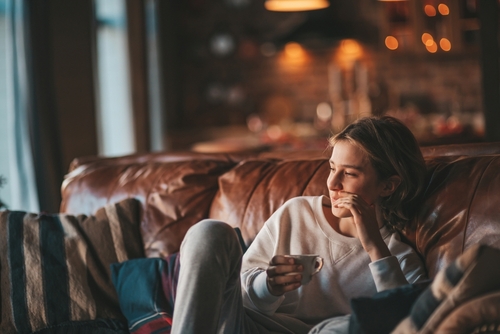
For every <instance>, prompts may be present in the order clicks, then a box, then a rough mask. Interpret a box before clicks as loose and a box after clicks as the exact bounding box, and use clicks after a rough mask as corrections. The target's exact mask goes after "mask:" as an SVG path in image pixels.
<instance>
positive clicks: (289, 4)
mask: <svg viewBox="0 0 500 334" xmlns="http://www.w3.org/2000/svg"><path fill="white" fill-rule="evenodd" d="M264 6H265V7H266V9H267V10H271V11H275V12H298V11H303V10H317V9H323V8H327V7H328V6H330V3H329V2H328V0H267V1H266V2H265V4H264Z"/></svg>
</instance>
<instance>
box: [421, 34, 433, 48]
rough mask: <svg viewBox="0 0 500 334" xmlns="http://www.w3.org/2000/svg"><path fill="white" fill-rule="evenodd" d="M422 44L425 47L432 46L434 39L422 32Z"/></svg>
mask: <svg viewBox="0 0 500 334" xmlns="http://www.w3.org/2000/svg"><path fill="white" fill-rule="evenodd" d="M422 43H424V45H426V46H430V45H432V43H434V38H433V37H432V35H431V34H429V33H427V32H424V33H423V34H422Z"/></svg>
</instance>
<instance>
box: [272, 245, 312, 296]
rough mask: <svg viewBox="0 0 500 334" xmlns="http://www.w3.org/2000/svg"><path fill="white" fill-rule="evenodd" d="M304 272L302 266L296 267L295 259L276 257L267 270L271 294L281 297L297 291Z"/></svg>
mask: <svg viewBox="0 0 500 334" xmlns="http://www.w3.org/2000/svg"><path fill="white" fill-rule="evenodd" d="M302 270H303V267H302V265H296V264H295V260H294V259H293V258H290V257H286V256H284V255H276V256H274V257H273V258H272V259H271V261H270V262H269V267H268V268H267V270H266V273H267V286H268V288H269V291H270V292H271V294H273V295H276V296H280V295H282V294H284V293H285V292H288V291H292V290H295V289H297V288H298V287H299V286H300V281H301V279H302V274H301V272H302Z"/></svg>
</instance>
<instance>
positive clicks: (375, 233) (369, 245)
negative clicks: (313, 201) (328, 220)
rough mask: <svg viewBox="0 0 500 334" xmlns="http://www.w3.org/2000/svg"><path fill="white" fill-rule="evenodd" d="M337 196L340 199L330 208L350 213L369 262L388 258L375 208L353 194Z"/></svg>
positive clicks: (347, 193)
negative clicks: (345, 210) (369, 259)
mask: <svg viewBox="0 0 500 334" xmlns="http://www.w3.org/2000/svg"><path fill="white" fill-rule="evenodd" d="M339 195H340V196H341V197H339V198H338V199H336V200H335V201H334V202H333V203H332V206H333V207H334V208H344V209H348V210H349V211H351V214H352V219H353V223H354V225H355V227H356V232H357V237H358V239H359V240H360V242H361V244H362V245H363V248H364V249H365V251H366V252H367V253H368V254H369V255H370V258H371V260H372V261H375V260H378V259H381V258H383V257H386V256H390V255H391V254H390V252H389V249H388V248H387V245H386V244H385V242H384V240H383V238H382V236H381V234H380V227H381V225H382V224H379V222H378V220H377V213H376V206H375V205H374V204H368V203H367V202H366V201H365V200H364V199H363V198H361V196H359V195H357V194H354V193H350V192H347V191H340V192H339Z"/></svg>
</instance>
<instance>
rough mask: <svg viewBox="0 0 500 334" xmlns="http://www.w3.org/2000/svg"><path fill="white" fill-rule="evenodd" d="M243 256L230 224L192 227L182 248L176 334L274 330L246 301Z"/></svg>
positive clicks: (248, 333)
mask: <svg viewBox="0 0 500 334" xmlns="http://www.w3.org/2000/svg"><path fill="white" fill-rule="evenodd" d="M241 258H242V251H241V247H240V244H239V242H238V237H237V235H236V232H235V231H234V229H233V228H232V227H231V226H229V225H228V224H225V223H222V222H218V221H214V220H204V221H201V222H199V223H198V224H196V225H194V226H193V227H191V228H190V229H189V231H188V232H187V234H186V236H185V238H184V241H183V242H182V245H181V250H180V263H181V269H180V273H179V281H178V286H177V295H176V300H175V306H174V316H173V324H172V334H199V333H208V334H209V333H225V334H236V333H241V334H260V333H263V334H264V333H266V334H267V333H270V332H269V331H268V330H266V329H265V328H264V327H263V326H261V325H259V324H257V323H255V322H254V321H252V319H251V318H250V317H249V316H248V315H247V314H246V312H245V309H244V307H243V299H242V296H241V284H240V270H241Z"/></svg>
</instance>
